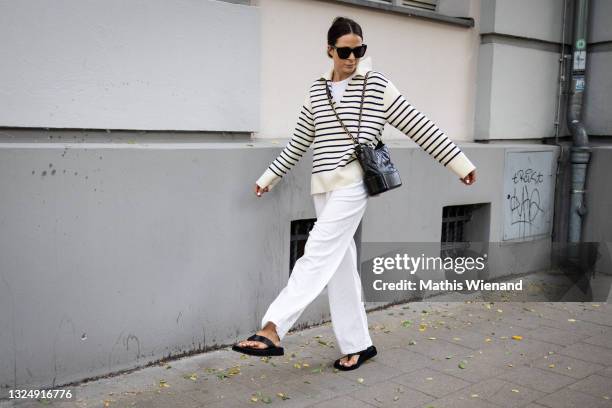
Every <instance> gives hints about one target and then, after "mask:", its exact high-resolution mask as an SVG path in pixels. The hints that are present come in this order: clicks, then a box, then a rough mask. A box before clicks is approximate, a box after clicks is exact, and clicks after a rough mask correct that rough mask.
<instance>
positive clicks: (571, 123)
mask: <svg viewBox="0 0 612 408" xmlns="http://www.w3.org/2000/svg"><path fill="white" fill-rule="evenodd" d="M588 6H589V2H588V0H574V35H573V43H572V51H573V52H572V55H573V58H572V73H571V75H572V76H571V78H572V80H571V87H570V91H569V99H568V108H567V125H568V127H569V129H570V131H571V133H572V139H573V144H572V146H571V148H570V161H571V177H572V189H571V193H570V211H569V233H568V242H569V243H577V242H580V241H581V234H582V218H583V217H584V216H585V215H586V214H587V208H586V206H585V204H584V193H585V191H586V189H585V183H586V173H587V165H588V163H589V159H590V157H591V148H590V147H589V145H588V143H589V139H588V135H587V132H586V128H585V126H584V123H583V122H582V104H583V95H584V89H585V84H586V81H585V68H586V56H587V55H586V50H587V24H588V23H587V20H588V15H589V14H588Z"/></svg>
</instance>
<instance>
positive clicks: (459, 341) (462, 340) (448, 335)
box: [436, 329, 490, 350]
mask: <svg viewBox="0 0 612 408" xmlns="http://www.w3.org/2000/svg"><path fill="white" fill-rule="evenodd" d="M436 337H438V338H440V339H442V340H446V341H448V342H450V343H453V344H456V345H459V346H461V347H466V348H469V349H472V350H480V349H482V348H483V347H487V346H489V345H490V343H487V342H486V341H485V339H486V338H487V337H490V336H487V335H486V334H483V333H481V332H477V331H474V330H469V329H452V330H439V331H438V332H437V333H436Z"/></svg>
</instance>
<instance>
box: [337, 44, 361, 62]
mask: <svg viewBox="0 0 612 408" xmlns="http://www.w3.org/2000/svg"><path fill="white" fill-rule="evenodd" d="M332 48H335V49H336V51H337V52H338V57H340V58H341V59H347V58H348V57H350V56H351V52H352V53H353V54H355V58H361V57H363V55H364V54H365V52H366V49H367V48H368V46H367V45H366V44H361V45H360V46H359V47H355V48H351V47H339V48H338V47H336V46H335V45H332Z"/></svg>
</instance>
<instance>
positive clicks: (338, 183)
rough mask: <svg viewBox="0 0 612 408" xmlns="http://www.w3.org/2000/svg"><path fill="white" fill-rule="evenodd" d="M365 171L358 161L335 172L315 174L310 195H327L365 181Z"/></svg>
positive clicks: (311, 181)
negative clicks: (329, 192) (340, 188)
mask: <svg viewBox="0 0 612 408" xmlns="http://www.w3.org/2000/svg"><path fill="white" fill-rule="evenodd" d="M363 175H364V172H363V169H362V167H361V164H360V163H359V161H358V160H356V159H355V160H353V161H352V162H350V163H349V164H347V165H346V166H344V167H339V168H337V169H335V170H334V171H329V172H321V173H315V174H313V175H312V177H311V179H310V194H318V193H325V192H327V191H332V190H335V189H337V188H339V187H346V186H349V185H351V184H355V183H357V182H358V181H360V180H363Z"/></svg>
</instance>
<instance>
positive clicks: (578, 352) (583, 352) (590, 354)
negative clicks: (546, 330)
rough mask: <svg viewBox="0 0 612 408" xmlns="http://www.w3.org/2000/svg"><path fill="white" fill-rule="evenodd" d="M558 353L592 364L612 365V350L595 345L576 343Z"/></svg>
mask: <svg viewBox="0 0 612 408" xmlns="http://www.w3.org/2000/svg"><path fill="white" fill-rule="evenodd" d="M558 353H559V354H565V355H566V356H571V357H574V358H577V359H580V360H584V361H590V362H592V363H600V364H604V365H612V350H610V349H608V348H605V347H600V346H596V345H594V344H588V343H583V342H580V343H574V344H572V345H570V346H567V347H564V348H562V349H560V350H558Z"/></svg>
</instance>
